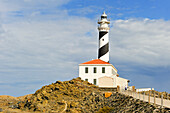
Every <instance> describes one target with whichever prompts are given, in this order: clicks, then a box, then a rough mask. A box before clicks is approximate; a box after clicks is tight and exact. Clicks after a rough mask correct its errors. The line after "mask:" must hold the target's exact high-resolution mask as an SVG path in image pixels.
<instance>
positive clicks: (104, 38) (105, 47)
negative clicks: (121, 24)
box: [98, 12, 110, 62]
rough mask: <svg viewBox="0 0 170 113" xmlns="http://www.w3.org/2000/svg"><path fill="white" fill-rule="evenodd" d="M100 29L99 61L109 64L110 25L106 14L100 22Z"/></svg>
mask: <svg viewBox="0 0 170 113" xmlns="http://www.w3.org/2000/svg"><path fill="white" fill-rule="evenodd" d="M98 24H99V27H98V30H99V50H98V59H100V60H103V61H105V62H109V29H110V28H109V24H110V21H108V20H107V15H106V14H105V12H103V14H102V15H101V20H100V21H98Z"/></svg>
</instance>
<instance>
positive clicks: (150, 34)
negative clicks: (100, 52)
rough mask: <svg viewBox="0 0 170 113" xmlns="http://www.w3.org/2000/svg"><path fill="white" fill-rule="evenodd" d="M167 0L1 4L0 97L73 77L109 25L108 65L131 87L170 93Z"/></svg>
mask: <svg viewBox="0 0 170 113" xmlns="http://www.w3.org/2000/svg"><path fill="white" fill-rule="evenodd" d="M169 5H170V1H169V0H100V1H99V0H0V95H11V96H16V97H17V96H23V95H26V94H31V93H34V92H35V91H36V90H38V89H40V88H41V87H42V86H44V85H48V84H51V83H54V82H55V81H57V80H60V81H66V80H71V79H72V78H76V77H78V65H79V64H80V63H83V62H86V61H90V60H92V59H96V58H97V49H98V30H97V26H98V25H97V21H98V19H100V16H101V14H102V13H103V11H105V12H106V14H107V15H108V18H109V19H110V21H111V24H110V32H109V40H110V63H111V64H113V65H114V66H115V67H116V69H117V70H118V73H119V76H120V77H123V78H126V79H129V80H130V84H129V85H133V86H135V87H136V88H145V87H146V88H147V87H151V88H155V90H157V91H166V92H169V93H170V88H169V86H170V32H169V31H170V15H169V11H170V7H169Z"/></svg>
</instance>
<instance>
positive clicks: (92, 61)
mask: <svg viewBox="0 0 170 113" xmlns="http://www.w3.org/2000/svg"><path fill="white" fill-rule="evenodd" d="M81 64H110V63H108V62H105V61H103V60H100V59H95V60H91V61H88V62H84V63H81Z"/></svg>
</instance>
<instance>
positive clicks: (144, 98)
mask: <svg viewBox="0 0 170 113" xmlns="http://www.w3.org/2000/svg"><path fill="white" fill-rule="evenodd" d="M144 100H145V92H144V94H143V101H144Z"/></svg>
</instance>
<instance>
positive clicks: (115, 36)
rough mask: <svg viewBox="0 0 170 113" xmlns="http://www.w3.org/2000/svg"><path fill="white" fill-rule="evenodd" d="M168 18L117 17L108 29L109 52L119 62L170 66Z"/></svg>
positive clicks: (169, 28) (169, 23)
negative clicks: (126, 18)
mask: <svg viewBox="0 0 170 113" xmlns="http://www.w3.org/2000/svg"><path fill="white" fill-rule="evenodd" d="M169 26H170V21H164V20H150V19H129V20H116V21H114V22H113V27H112V28H111V30H110V40H111V44H110V45H111V48H112V49H111V56H112V57H113V59H116V60H119V61H121V62H126V63H127V62H130V63H136V64H140V65H147V66H170V53H169V52H168V51H170V33H169V30H170V27H169Z"/></svg>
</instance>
